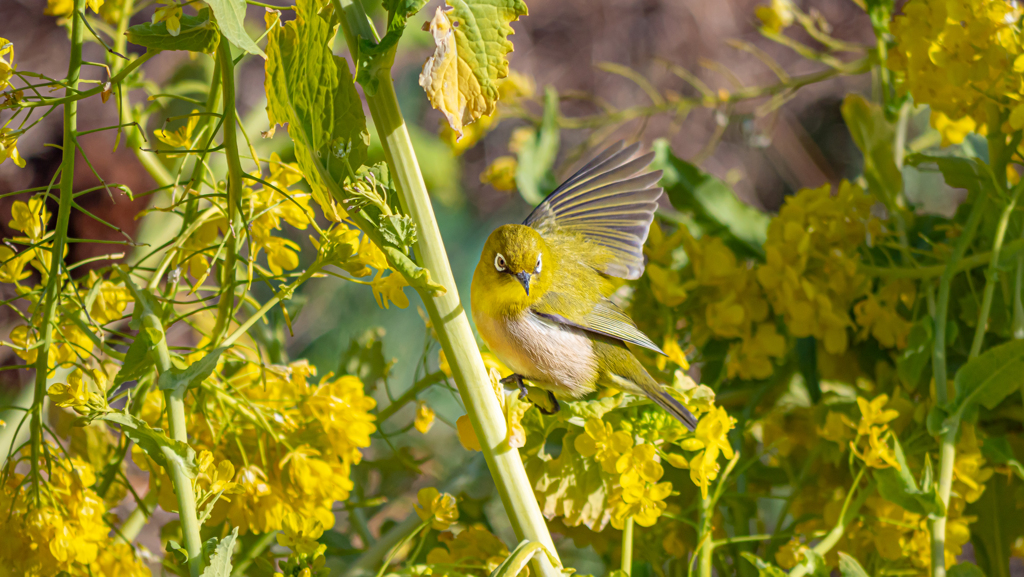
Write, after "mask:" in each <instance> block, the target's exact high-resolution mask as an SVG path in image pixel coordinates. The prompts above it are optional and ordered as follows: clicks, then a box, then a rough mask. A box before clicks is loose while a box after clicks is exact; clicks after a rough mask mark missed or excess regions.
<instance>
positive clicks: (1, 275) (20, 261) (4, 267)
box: [0, 245, 36, 284]
mask: <svg viewBox="0 0 1024 577" xmlns="http://www.w3.org/2000/svg"><path fill="white" fill-rule="evenodd" d="M35 255H36V251H35V249H28V250H23V251H21V252H19V253H17V254H15V252H14V251H13V250H11V249H10V248H9V247H7V246H2V245H0V282H2V283H7V284H14V283H17V282H18V281H21V280H25V279H26V278H28V277H30V276H32V271H30V270H25V265H26V264H28V263H29V261H31V260H32V259H33V258H35Z"/></svg>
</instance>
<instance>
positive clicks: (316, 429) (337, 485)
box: [134, 351, 376, 533]
mask: <svg viewBox="0 0 1024 577" xmlns="http://www.w3.org/2000/svg"><path fill="white" fill-rule="evenodd" d="M233 352H234V351H232V353H233ZM315 376H316V368H315V367H313V366H311V365H310V364H309V363H308V362H306V361H298V362H293V363H291V364H289V365H286V366H279V365H261V364H260V363H257V362H255V361H253V360H250V359H247V358H244V357H242V358H239V357H238V356H236V357H234V358H229V359H228V360H226V361H222V362H221V364H220V365H219V366H218V368H217V370H216V371H215V374H214V376H212V377H210V378H209V379H207V381H206V382H205V383H204V384H203V387H204V390H205V391H206V392H207V394H206V395H203V396H202V397H200V399H201V401H200V403H201V404H198V405H195V406H193V407H192V409H193V410H194V411H195V416H194V417H193V422H192V423H191V425H190V427H189V431H190V434H191V435H192V436H193V437H194V440H193V441H192V445H193V446H195V447H196V448H197V449H199V450H201V451H207V452H206V453H202V454H201V456H200V466H201V468H202V466H203V465H204V462H205V463H207V468H206V469H205V470H203V471H202V472H201V474H200V475H199V477H198V479H197V492H198V493H199V494H200V496H201V498H202V495H207V496H209V497H210V499H211V501H210V502H214V501H215V502H216V506H215V507H214V508H213V511H212V515H211V522H213V523H216V522H220V521H221V520H223V519H225V518H226V519H227V520H229V521H230V522H231V524H232V525H233V526H238V527H239V529H240V531H241V532H242V533H246V532H250V531H251V532H254V533H265V532H268V531H272V530H278V529H281V528H282V527H283V524H284V523H285V520H286V519H287V518H288V516H289V515H292V514H297V515H299V516H301V517H302V518H305V519H316V520H318V521H319V522H320V523H321V524H322V525H323V526H324V527H330V526H333V523H334V515H333V513H332V512H331V509H332V507H333V506H334V503H335V502H337V501H344V500H345V499H347V498H348V496H349V493H350V491H351V490H352V481H351V480H350V471H351V467H352V466H353V465H355V464H358V463H359V462H360V461H361V460H362V453H361V451H360V450H361V449H364V448H366V447H368V446H369V445H370V435H372V434H373V433H374V432H375V431H376V426H375V425H374V419H375V417H374V415H373V414H372V413H371V411H372V409H373V408H374V407H375V406H376V401H374V399H373V398H372V397H369V396H367V395H366V394H365V392H364V390H363V384H362V382H360V381H359V379H358V378H356V377H352V376H343V377H334V376H333V375H326V376H325V377H324V378H322V379H320V380H319V382H316V381H313V380H312V377H315ZM161 399H162V397H161V396H160V395H158V394H156V393H153V394H151V395H150V397H149V398H147V403H146V406H145V408H144V410H143V415H142V416H143V418H144V419H146V420H148V421H150V422H151V423H152V424H154V425H157V424H158V422H159V420H160V419H161V418H162V417H161V411H162V403H161ZM271 423H273V425H271ZM222 432H223V433H222ZM205 455H209V457H205ZM134 457H135V458H136V462H137V463H139V464H140V466H142V467H143V468H145V469H148V470H150V471H160V468H159V467H158V466H157V465H156V464H155V463H153V462H152V461H148V460H147V459H146V458H145V457H144V456H143V455H142V454H141V452H135V453H134ZM140 461H141V462H140ZM214 463H217V465H216V466H214ZM232 463H233V464H234V465H232ZM150 484H151V488H152V489H155V490H157V491H159V495H160V504H161V506H162V507H164V508H165V509H168V510H174V509H176V502H175V500H174V497H173V493H172V487H171V484H170V480H169V479H168V477H167V475H166V473H163V472H160V473H159V474H152V475H151V476H150ZM217 498H219V500H218V499H217Z"/></svg>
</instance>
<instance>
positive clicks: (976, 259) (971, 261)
mask: <svg viewBox="0 0 1024 577" xmlns="http://www.w3.org/2000/svg"><path fill="white" fill-rule="evenodd" d="M659 214H660V213H659ZM1002 252H1003V255H1002V257H1000V258H1007V257H1010V256H1014V255H1017V256H1019V257H1020V258H1024V238H1019V239H1017V240H1011V241H1010V242H1008V243H1006V244H1004V245H1003V250H1002ZM991 260H992V253H991V252H987V251H986V252H978V253H975V254H972V255H971V256H966V257H964V258H962V259H960V261H959V262H957V263H956V264H955V265H954V266H953V274H956V273H961V272H963V271H966V270H970V269H972V268H976V267H979V266H982V265H986V264H988V263H989V262H990V261H991ZM948 267H949V263H947V264H936V265H931V266H922V267H918V268H909V267H892V266H871V265H867V264H858V265H857V270H858V271H860V272H861V273H863V274H865V275H867V276H876V277H881V278H909V279H926V278H934V277H939V276H942V273H943V272H945V271H946V269H947V268H948Z"/></svg>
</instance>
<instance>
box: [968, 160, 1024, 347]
mask: <svg viewBox="0 0 1024 577" xmlns="http://www.w3.org/2000/svg"><path fill="white" fill-rule="evenodd" d="M1022 190H1024V180H1022V181H1021V182H1020V183H1019V184H1018V185H1017V186H1015V187H1014V188H1013V195H1012V196H1011V197H1010V201H1009V202H1008V203H1006V207H1005V208H1004V209H1003V213H1002V214H1001V215H1000V216H999V224H998V225H997V226H996V237H995V239H994V240H993V241H992V260H991V261H990V262H989V264H988V270H987V271H985V291H984V293H983V295H982V298H981V310H979V311H978V324H977V326H975V328H974V340H973V341H972V342H971V353H970V358H972V359H973V358H974V357H976V356H978V354H979V353H981V345H982V343H983V342H984V341H985V333H986V328H987V327H988V315H989V312H990V311H991V309H992V297H993V295H994V294H995V290H996V284H998V282H999V270H998V269H999V251H1000V250H1002V248H1003V240H1004V239H1005V238H1006V229H1007V227H1009V225H1010V217H1011V216H1013V210H1014V209H1015V208H1016V207H1017V200H1018V199H1019V198H1020V193H1021V191H1022ZM1017 297H1018V299H1019V298H1020V295H1019V294H1018V295H1017Z"/></svg>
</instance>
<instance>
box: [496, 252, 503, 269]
mask: <svg viewBox="0 0 1024 577" xmlns="http://www.w3.org/2000/svg"><path fill="white" fill-rule="evenodd" d="M494 268H496V269H498V272H505V257H503V256H501V253H500V252H499V253H498V256H496V257H494Z"/></svg>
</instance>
